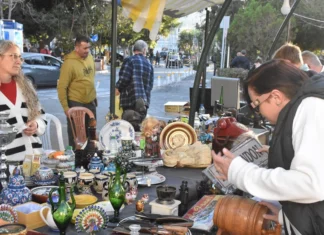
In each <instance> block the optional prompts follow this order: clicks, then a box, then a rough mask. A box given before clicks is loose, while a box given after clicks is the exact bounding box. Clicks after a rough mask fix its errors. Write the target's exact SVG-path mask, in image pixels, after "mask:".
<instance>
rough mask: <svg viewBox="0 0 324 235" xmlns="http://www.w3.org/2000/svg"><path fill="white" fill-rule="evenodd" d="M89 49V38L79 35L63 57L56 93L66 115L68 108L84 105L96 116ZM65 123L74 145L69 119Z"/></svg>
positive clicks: (92, 66)
mask: <svg viewBox="0 0 324 235" xmlns="http://www.w3.org/2000/svg"><path fill="white" fill-rule="evenodd" d="M89 51H90V40H89V38H87V37H85V36H79V37H77V38H76V40H75V48H74V51H72V52H71V53H69V54H68V55H66V56H65V57H64V63H63V65H62V67H61V73H60V78H59V80H58V84H57V93H58V98H59V100H60V102H61V105H62V107H63V110H64V112H65V114H66V116H67V114H68V110H69V108H72V107H75V106H81V107H86V108H88V109H90V110H91V111H92V112H93V114H94V115H95V116H96V106H97V99H96V97H97V94H96V89H95V81H94V79H95V64H94V59H93V57H92V55H91V54H90V53H89ZM67 125H68V136H69V145H71V146H74V147H75V144H74V140H73V134H72V130H71V126H70V122H69V120H67ZM87 125H88V120H87V119H86V126H87Z"/></svg>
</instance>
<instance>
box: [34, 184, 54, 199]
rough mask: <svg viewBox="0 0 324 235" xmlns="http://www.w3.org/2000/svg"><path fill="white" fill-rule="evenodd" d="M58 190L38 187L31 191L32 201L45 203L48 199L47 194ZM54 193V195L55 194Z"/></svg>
mask: <svg viewBox="0 0 324 235" xmlns="http://www.w3.org/2000/svg"><path fill="white" fill-rule="evenodd" d="M53 188H56V189H58V186H39V187H36V188H33V189H31V190H30V191H31V193H32V200H33V201H34V202H38V203H45V202H46V201H47V199H48V194H49V192H50V191H51V190H52V189H53ZM56 193H57V192H55V193H54V194H56Z"/></svg>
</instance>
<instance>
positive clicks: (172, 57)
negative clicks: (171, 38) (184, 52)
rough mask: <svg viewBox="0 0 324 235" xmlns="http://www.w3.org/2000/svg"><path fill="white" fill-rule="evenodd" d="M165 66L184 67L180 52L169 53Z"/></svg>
mask: <svg viewBox="0 0 324 235" xmlns="http://www.w3.org/2000/svg"><path fill="white" fill-rule="evenodd" d="M165 67H166V68H170V67H178V68H182V67H183V62H182V60H181V59H180V55H179V54H169V56H168V57H167V61H166V63H165Z"/></svg>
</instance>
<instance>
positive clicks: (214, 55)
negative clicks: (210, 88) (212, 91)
mask: <svg viewBox="0 0 324 235" xmlns="http://www.w3.org/2000/svg"><path fill="white" fill-rule="evenodd" d="M211 60H212V62H213V64H214V76H216V69H217V68H216V62H217V61H216V53H215V54H213V56H212V58H211Z"/></svg>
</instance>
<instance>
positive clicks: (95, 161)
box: [88, 153, 105, 172]
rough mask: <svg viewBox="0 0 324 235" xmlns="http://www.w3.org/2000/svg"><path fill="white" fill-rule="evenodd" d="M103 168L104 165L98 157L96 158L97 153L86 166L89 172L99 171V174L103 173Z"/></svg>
mask: <svg viewBox="0 0 324 235" xmlns="http://www.w3.org/2000/svg"><path fill="white" fill-rule="evenodd" d="M104 168H105V166H104V164H103V163H102V161H101V159H100V157H98V155H97V153H95V154H94V156H93V157H92V158H91V160H90V163H89V165H88V169H89V171H90V170H92V169H96V170H99V172H101V171H103V169H104Z"/></svg>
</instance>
